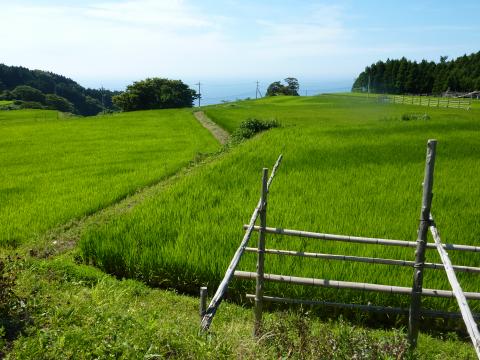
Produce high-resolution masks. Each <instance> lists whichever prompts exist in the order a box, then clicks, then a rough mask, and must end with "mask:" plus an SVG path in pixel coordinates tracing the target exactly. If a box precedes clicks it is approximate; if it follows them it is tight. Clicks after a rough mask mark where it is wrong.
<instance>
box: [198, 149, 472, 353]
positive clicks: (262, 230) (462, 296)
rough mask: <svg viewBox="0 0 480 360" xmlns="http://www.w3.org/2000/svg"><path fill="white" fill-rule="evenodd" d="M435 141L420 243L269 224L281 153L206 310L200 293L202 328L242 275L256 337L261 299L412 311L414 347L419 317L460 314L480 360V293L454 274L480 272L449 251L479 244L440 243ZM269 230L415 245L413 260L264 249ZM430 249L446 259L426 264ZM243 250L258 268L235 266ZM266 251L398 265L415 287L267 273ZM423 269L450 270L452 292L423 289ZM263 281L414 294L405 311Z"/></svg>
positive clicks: (410, 331) (428, 169)
mask: <svg viewBox="0 0 480 360" xmlns="http://www.w3.org/2000/svg"><path fill="white" fill-rule="evenodd" d="M436 144H437V141H436V140H428V143H427V156H426V163H425V174H424V181H423V196H422V207H421V211H420V223H419V227H418V238H417V241H416V242H413V241H405V240H391V239H378V238H369V237H359V236H349V235H333V234H323V233H315V232H308V231H300V230H288V229H281V228H274V227H267V220H266V219H267V197H268V192H269V188H270V185H271V183H272V181H273V178H274V176H275V174H276V172H277V170H278V167H279V165H280V163H281V161H282V155H280V156H279V158H278V160H277V162H276V163H275V165H274V167H273V170H272V174H271V176H270V178H268V169H266V168H264V169H263V173H262V192H261V197H260V200H259V201H258V204H257V207H256V208H255V210H254V212H253V214H252V217H251V219H250V222H249V224H248V225H244V229H245V230H246V231H245V235H244V237H243V239H242V242H241V243H240V246H239V248H238V249H237V251H236V252H235V255H234V257H233V259H232V261H231V262H230V265H229V267H228V269H227V272H226V274H225V276H224V279H223V280H222V282H221V283H220V286H219V287H218V289H217V291H216V293H215V295H214V296H213V298H212V300H211V302H210V305H209V306H208V308H205V307H206V289H205V288H203V290H202V291H201V306H200V316H201V330H202V331H206V330H208V329H209V327H210V324H211V322H212V320H213V317H214V316H215V313H216V311H217V309H218V307H219V306H220V303H221V301H222V300H223V298H224V296H225V293H226V291H227V288H228V284H229V282H230V281H231V280H232V278H233V277H234V276H235V277H237V278H240V279H246V280H255V281H256V290H255V294H247V298H249V299H253V300H254V301H255V307H254V313H255V324H254V334H255V335H256V336H258V335H260V333H261V324H262V310H263V303H264V302H265V301H269V302H280V303H292V304H308V305H324V306H329V307H341V308H350V309H358V310H362V311H373V312H381V313H393V314H399V315H408V317H409V326H408V335H409V341H410V344H411V346H412V347H415V346H416V345H417V339H418V331H419V330H418V329H419V320H420V317H421V316H431V317H444V318H460V317H461V318H462V319H463V321H464V323H465V326H466V328H467V331H468V333H469V335H470V338H471V340H472V343H473V345H474V348H475V351H476V353H477V356H478V358H479V359H480V333H479V331H478V327H477V324H476V322H475V317H477V318H480V315H476V316H474V315H473V314H472V312H471V310H470V307H469V306H468V303H467V299H470V300H480V293H477V292H463V291H462V289H461V287H460V284H459V283H458V280H457V278H456V275H455V272H456V271H458V272H469V273H480V268H478V267H471V266H457V265H452V263H451V261H450V258H449V257H448V253H447V250H449V251H450V250H451V251H469V252H480V247H477V246H470V245H455V244H443V243H442V241H441V238H440V234H439V231H438V229H437V227H436V224H435V222H434V220H433V216H432V214H431V204H432V197H433V193H432V188H433V173H434V166H435V155H436ZM267 179H268V180H267ZM257 218H260V224H259V226H255V222H256V221H257ZM429 230H430V232H431V233H432V236H433V239H434V243H427V233H428V231H429ZM254 231H256V232H258V233H259V236H258V246H257V247H255V248H254V247H248V246H247V245H248V241H249V239H250V237H251V235H252V233H253V232H254ZM266 234H276V235H285V236H295V237H300V238H310V239H317V240H327V241H342V242H350V243H361V244H365V245H372V244H375V245H383V246H401V247H411V248H415V260H414V261H407V260H397V259H382V258H372V257H361V256H346V255H333V254H319V253H308V252H300V251H289V250H277V249H267V248H265V236H266ZM427 249H436V250H437V251H438V253H439V255H440V258H441V260H442V263H441V264H440V263H438V264H437V263H426V262H425V252H426V250H427ZM245 252H254V253H257V269H256V272H246V271H236V268H237V265H238V263H239V261H240V259H241V257H242V255H243V254H244V253H245ZM266 254H270V255H281V256H300V257H307V258H317V259H329V260H339V261H354V262H363V263H372V264H385V265H394V266H409V267H412V268H413V269H414V272H413V286H412V287H411V288H408V287H401V286H390V285H380V284H369V283H361V282H349V281H336V280H325V279H315V278H303V277H296V276H285V275H275V274H265V273H264V262H265V255H266ZM425 268H427V269H434V270H444V271H446V273H447V277H448V280H449V282H450V285H451V287H452V290H439V289H426V288H423V270H424V269H425ZM265 281H273V282H282V283H289V284H295V285H309V286H319V287H333V288H339V289H354V290H361V291H376V292H386V293H390V294H402V295H410V296H411V302H410V308H409V309H403V308H395V307H385V306H375V305H362V304H343V303H335V302H326V301H315V300H303V299H290V298H281V297H275V296H264V282H265ZM422 296H429V297H443V298H455V299H456V300H457V303H458V306H459V308H460V313H455V312H443V311H436V310H428V309H422V308H421V297H422ZM202 304H203V305H202Z"/></svg>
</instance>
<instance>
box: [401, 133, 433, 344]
mask: <svg viewBox="0 0 480 360" xmlns="http://www.w3.org/2000/svg"><path fill="white" fill-rule="evenodd" d="M436 145H437V141H436V140H428V142H427V157H426V160H425V175H424V180H423V195H422V209H421V211H420V224H419V226H418V238H417V248H416V250H415V265H414V266H413V268H414V269H413V286H412V300H411V302H410V314H409V317H408V337H409V342H410V346H411V347H413V348H414V347H416V346H417V340H418V322H419V319H420V308H421V300H422V299H421V297H422V287H423V264H424V262H425V251H426V243H427V234H428V226H429V224H430V219H429V216H430V208H431V205H432V197H433V193H432V189H433V173H434V169H435V149H436Z"/></svg>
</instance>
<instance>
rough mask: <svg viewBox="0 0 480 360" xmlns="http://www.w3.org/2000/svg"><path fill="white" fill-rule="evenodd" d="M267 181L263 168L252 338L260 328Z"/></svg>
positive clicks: (259, 331)
mask: <svg viewBox="0 0 480 360" xmlns="http://www.w3.org/2000/svg"><path fill="white" fill-rule="evenodd" d="M267 180H268V169H267V168H263V176H262V198H261V206H260V230H259V232H258V258H257V285H256V289H255V325H254V329H253V334H254V336H259V335H260V333H261V328H262V310H263V285H264V264H265V228H266V227H267V194H268V188H267Z"/></svg>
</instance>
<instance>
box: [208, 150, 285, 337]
mask: <svg viewBox="0 0 480 360" xmlns="http://www.w3.org/2000/svg"><path fill="white" fill-rule="evenodd" d="M282 158H283V155H280V156H279V157H278V159H277V162H276V163H275V165H274V166H273V170H272V173H271V175H270V179H268V183H267V191H268V189H269V188H270V185H271V184H272V181H273V178H274V176H275V174H276V172H277V169H278V167H279V166H280V163H281V161H282ZM261 204H262V199H260V200H258V204H257V207H256V208H255V210H254V211H253V214H252V217H251V218H250V222H249V224H248V227H247V231H246V232H245V235H244V236H243V239H242V242H241V243H240V246H239V247H238V249H237V251H236V252H235V254H234V255H233V259H232V261H231V262H230V265H229V266H228V269H227V271H226V272H225V276H224V277H223V280H222V282H221V283H220V285H219V286H218V289H217V291H216V292H215V295H214V296H213V298H212V300H211V301H210V305H208V308H207V310H206V311H205V315H204V316H203V318H202V321H201V325H200V327H201V329H202V331H206V330H208V328H209V327H210V324H211V323H212V320H213V317H214V316H215V313H216V312H217V309H218V307H219V306H220V304H221V302H222V300H223V297H224V296H225V293H226V292H227V288H228V284H229V283H230V281H231V280H232V278H233V274H234V272H235V269H236V268H237V266H238V263H239V262H240V259H241V257H242V255H243V253H244V252H245V248H246V247H247V245H248V241H249V239H250V236H251V235H252V232H253V227H254V226H255V221H257V218H258V216H259V214H260V207H261Z"/></svg>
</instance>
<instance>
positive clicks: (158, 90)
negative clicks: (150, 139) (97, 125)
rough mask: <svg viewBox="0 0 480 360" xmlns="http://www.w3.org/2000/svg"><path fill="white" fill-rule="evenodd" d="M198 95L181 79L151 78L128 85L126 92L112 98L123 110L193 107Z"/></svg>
mask: <svg viewBox="0 0 480 360" xmlns="http://www.w3.org/2000/svg"><path fill="white" fill-rule="evenodd" d="M197 97H198V95H197V93H196V92H195V90H192V89H190V88H189V87H188V85H186V84H184V83H183V82H182V81H180V80H169V79H163V78H149V79H145V80H142V81H136V82H134V83H133V84H131V85H128V86H127V90H126V91H125V92H123V93H121V94H119V95H116V96H113V98H112V99H113V104H114V105H116V106H118V107H119V108H120V109H122V110H123V111H135V110H147V109H168V108H183V107H192V106H193V101H194V100H195V99H196V98H197Z"/></svg>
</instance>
